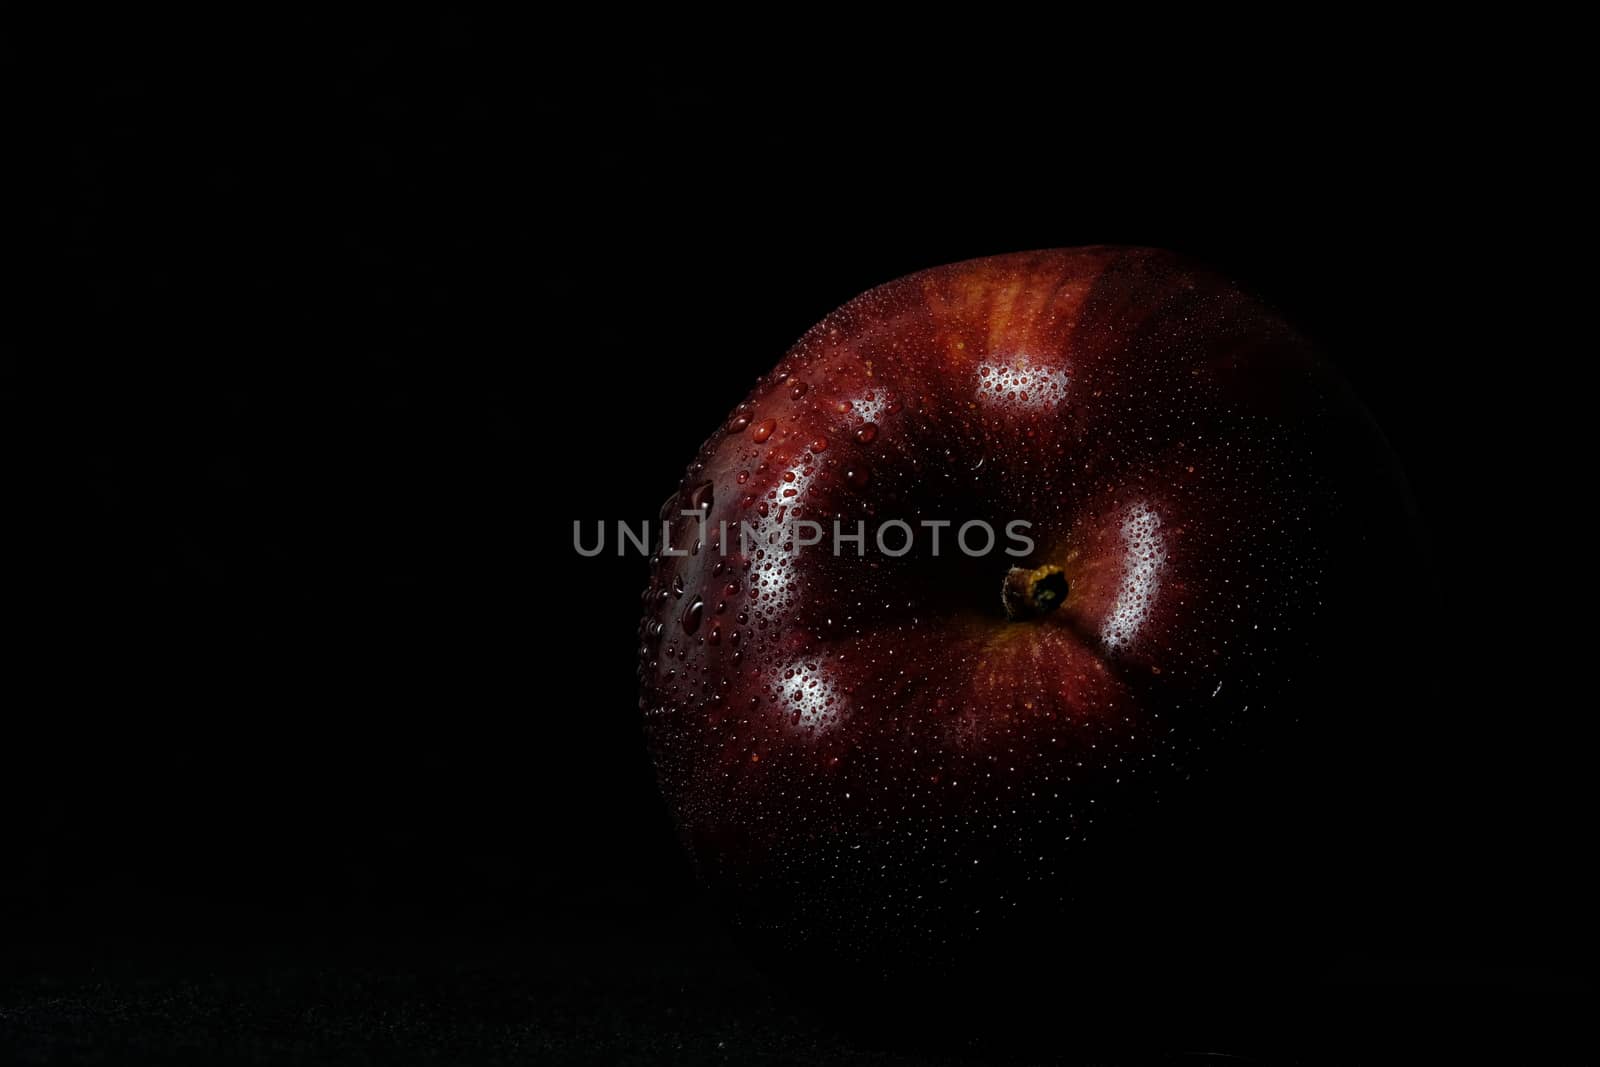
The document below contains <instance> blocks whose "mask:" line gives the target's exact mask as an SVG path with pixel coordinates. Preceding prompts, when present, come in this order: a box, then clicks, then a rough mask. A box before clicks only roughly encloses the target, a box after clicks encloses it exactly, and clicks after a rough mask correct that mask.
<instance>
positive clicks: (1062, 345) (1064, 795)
mask: <svg viewBox="0 0 1600 1067" xmlns="http://www.w3.org/2000/svg"><path fill="white" fill-rule="evenodd" d="M1395 486H1396V483H1395V479H1394V471H1393V468H1392V462H1391V461H1390V460H1389V459H1388V457H1387V453H1386V451H1385V450H1384V448H1383V446H1382V443H1381V441H1379V440H1378V439H1377V438H1376V436H1375V434H1374V432H1373V431H1372V430H1371V427H1370V425H1369V423H1368V421H1367V420H1366V418H1365V416H1364V413H1363V412H1362V410H1361V409H1360V407H1359V405H1357V404H1356V403H1355V402H1354V401H1353V400H1352V399H1351V398H1350V397H1349V395H1348V393H1347V392H1346V390H1345V389H1344V387H1343V386H1342V385H1341V384H1340V383H1339V381H1338V380H1337V379H1336V378H1335V377H1334V376H1333V375H1332V374H1331V373H1329V372H1328V370H1327V368H1326V367H1325V366H1324V365H1323V364H1322V363H1320V362H1319V361H1318V359H1317V358H1316V357H1315V356H1314V355H1313V354H1312V352H1311V350H1310V348H1309V346H1308V345H1307V343H1306V342H1305V341H1304V339H1302V338H1301V337H1300V336H1298V335H1297V334H1296V333H1295V332H1294V331H1293V330H1291V329H1290V328H1289V327H1288V326H1286V325H1285V324H1284V322H1282V321H1281V320H1280V319H1279V317H1278V316H1276V315H1275V314H1274V313H1273V312H1272V311H1270V310H1269V309H1267V308H1266V307H1264V306H1263V305H1262V304H1261V303H1259V302H1258V301H1257V300H1255V299H1253V298H1252V297H1251V296H1249V295H1248V294H1246V293H1245V292H1243V291H1242V290H1241V289H1240V288H1238V287H1237V286H1236V285H1234V284H1233V283H1231V282H1229V281H1228V280H1226V279H1224V278H1221V277H1219V276H1217V275H1216V274H1214V273H1212V272H1210V271H1208V270H1205V269H1202V268H1198V267H1196V266H1194V265H1191V264H1189V263H1187V262H1186V261H1184V260H1183V259H1181V258H1180V257H1178V256H1175V255H1173V254H1171V253H1167V252H1162V251H1157V250H1151V249H1139V248H1110V247H1094V248H1081V249H1057V250H1050V251H1040V252H1028V253H1021V254H1016V255H1005V256H996V257H993V258H988V259H979V260H972V261H968V262H962V263H956V264H951V265H948V266H942V267H937V268H934V269H931V270H926V271H922V272H920V273H917V274H913V275H910V276H908V277H904V278H901V279H898V280H896V281H893V282H890V283H888V284H886V285H882V286H879V287H878V288H875V289H873V290H871V291H869V292H867V293H864V294H862V295H861V296H859V297H857V298H856V299H854V300H852V301H850V302H849V303H848V304H846V305H844V306H843V307H841V308H839V309H838V310H837V311H835V312H833V313H832V314H830V315H829V316H828V317H827V318H825V319H824V320H823V321H821V322H819V323H818V324H817V325H816V326H815V327H813V328H812V329H811V330H810V331H808V332H807V333H806V334H805V336H804V337H802V338H801V339H800V341H799V342H798V343H797V344H796V345H795V346H794V347H793V348H792V349H791V350H790V351H789V352H788V353H787V354H786V355H785V356H784V357H783V358H782V359H781V360H780V361H779V362H778V365H777V367H776V368H775V369H774V370H773V371H772V372H771V373H770V374H769V375H767V376H766V377H765V378H763V379H762V380H761V381H760V382H759V383H758V384H757V385H756V387H755V388H754V389H753V390H752V391H751V393H750V394H749V396H748V397H747V398H746V399H745V400H744V401H743V402H742V403H741V404H739V406H738V407H737V408H736V409H735V410H734V411H733V412H732V413H731V414H730V416H729V418H728V420H727V422H726V424H725V425H724V426H722V427H719V428H718V429H717V430H716V432H714V433H713V434H712V435H711V436H710V437H709V438H708V439H707V440H706V442H705V444H704V446H703V447H702V448H701V450H700V452H699V454H698V455H697V456H696V457H695V459H694V461H693V463H692V464H691V465H690V467H689V469H688V471H687V473H686V475H685V477H684V479H683V482H682V483H681V485H680V487H679V492H678V493H677V494H675V495H674V496H673V497H672V498H671V499H669V501H668V503H667V505H666V506H665V507H664V508H663V509H662V510H663V514H667V515H671V514H675V513H677V512H679V511H680V510H683V509H686V508H688V509H699V510H700V512H701V513H702V514H704V516H705V518H706V522H705V524H704V526H703V527H701V526H698V525H697V524H696V523H695V522H694V520H693V519H692V518H681V519H680V520H679V522H678V524H677V526H676V528H675V531H674V543H675V546H676V547H678V548H680V549H683V550H686V551H688V550H690V549H692V551H691V552H690V554H687V555H684V556H666V557H658V558H656V559H654V560H652V574H651V580H650V585H649V588H648V589H647V590H646V592H645V613H644V620H643V623H642V625H641V630H640V637H641V643H640V649H639V661H640V678H641V681H642V697H641V702H640V704H641V708H642V711H643V715H644V725H645V732H646V736H647V739H648V744H649V748H650V751H651V753H652V756H653V759H654V762H655V766H656V768H657V771H658V774H659V780H660V783H661V788H662V791H663V794H664V796H665V798H666V800H667V802H668V805H669V806H670V808H671V810H672V812H673V813H674V815H675V817H676V819H677V822H678V825H679V827H680V829H681V832H682V835H683V838H684V840H685V842H686V844H687V847H688V848H689V851H690V853H691V855H692V857H693V859H694V861H695V864H696V867H697V869H698V870H699V871H700V873H701V874H702V876H703V877H704V878H705V880H706V881H707V882H708V884H709V885H710V886H711V888H712V889H713V891H714V892H715V894H716V895H717V898H718V899H719V900H720V901H722V902H723V905H724V906H725V908H726V911H727V914H728V915H729V917H730V918H731V920H732V921H733V923H734V924H735V926H736V927H737V928H738V929H739V930H740V931H741V934H742V936H743V937H745V939H746V942H747V944H750V945H752V946H753V951H754V952H755V953H756V954H757V956H758V958H769V959H773V960H789V959H793V960H801V961H804V966H805V967H809V968H811V969H813V970H819V969H820V970H826V969H828V968H837V969H838V970H839V971H840V972H848V973H852V974H856V975H867V974H873V975H880V976H884V977H886V978H892V977H893V976H895V975H897V974H898V975H902V976H904V975H911V974H915V975H919V976H926V975H934V974H940V975H945V976H947V977H948V976H950V975H966V976H968V977H969V978H970V977H971V968H970V966H968V963H967V962H963V961H970V960H971V959H972V958H973V954H974V953H975V952H976V953H978V954H980V955H982V956H984V958H987V959H1003V958H1007V956H1008V955H1009V956H1015V955H1016V954H1018V953H1023V954H1027V953H1032V952H1036V951H1046V950H1045V949H1044V948H1042V947H1041V946H1049V947H1048V950H1047V951H1048V952H1049V953H1051V954H1053V955H1054V956H1055V957H1056V958H1058V959H1059V960H1061V961H1064V962H1066V963H1068V964H1069V965H1070V964H1071V963H1072V962H1073V961H1075V960H1083V961H1088V960H1100V961H1103V960H1104V959H1105V958H1106V957H1107V956H1108V954H1109V955H1110V956H1115V957H1117V958H1118V959H1120V960H1121V961H1123V962H1124V963H1128V966H1129V967H1130V968H1132V969H1134V970H1140V969H1145V968H1155V969H1161V968H1164V967H1166V966H1167V964H1168V963H1171V962H1172V960H1171V950H1173V946H1177V945H1185V946H1189V948H1188V949H1185V950H1184V951H1190V952H1193V953H1200V954H1202V955H1203V954H1205V952H1206V951H1207V950H1206V949H1205V948H1203V947H1202V948H1195V947H1194V945H1196V944H1203V943H1205V938H1206V931H1205V929H1204V928H1205V927H1208V926H1213V927H1214V926H1215V925H1216V924H1218V923H1222V924H1226V923H1236V922H1240V921H1246V922H1248V921H1250V919H1249V916H1251V915H1254V916H1257V917H1259V916H1262V915H1264V914H1269V913H1270V914H1272V915H1275V916H1276V915H1280V914H1281V913H1283V912H1286V911H1288V912H1294V913H1296V914H1300V913H1303V908H1305V907H1310V906H1311V905H1310V904H1309V903H1308V901H1309V899H1310V898H1309V897H1308V896H1307V895H1306V894H1307V886H1306V879H1313V880H1314V879H1315V878H1316V877H1317V876H1316V874H1315V873H1314V870H1315V865H1316V862H1317V860H1318V859H1319V857H1318V855H1317V854H1318V853H1319V852H1323V851H1325V847H1326V848H1331V847H1332V845H1331V844H1330V843H1329V842H1328V839H1327V838H1326V835H1327V834H1329V832H1330V831H1329V829H1328V827H1329V825H1330V820H1329V818H1328V816H1329V813H1330V811H1332V810H1334V809H1337V807H1338V805H1337V803H1336V802H1335V801H1334V800H1332V799H1331V798H1330V797H1329V796H1328V795H1327V792H1326V788H1325V784H1324V785H1318V786H1317V788H1315V789H1313V788H1311V785H1310V783H1312V782H1317V783H1326V782H1327V781H1329V780H1330V776H1329V773H1328V768H1327V767H1326V766H1325V765H1324V763H1325V761H1326V760H1327V759H1332V758H1336V755H1337V754H1339V753H1343V752H1344V751H1345V749H1344V748H1341V747H1340V744H1342V742H1338V741H1330V738H1338V737H1339V736H1340V732H1339V731H1340V730H1341V728H1342V724H1343V723H1345V722H1348V721H1349V719H1350V718H1351V717H1352V716H1357V715H1360V714H1361V713H1362V709H1361V708H1360V707H1358V706H1357V705H1356V703H1355V702H1357V701H1359V700H1360V699H1361V696H1360V689H1359V686H1355V685H1352V684H1350V683H1351V680H1352V679H1351V675H1352V672H1359V671H1361V670H1363V669H1368V670H1370V669H1376V666H1377V665H1378V664H1379V663H1380V662H1387V660H1385V659H1384V657H1386V656H1388V655H1390V653H1389V651H1388V650H1387V646H1385V648H1383V649H1377V648H1375V647H1374V636H1373V631H1374V629H1375V628H1377V629H1382V627H1383V624H1382V623H1381V622H1380V620H1379V619H1378V618H1376V617H1374V616H1373V614H1372V606H1373V605H1374V604H1375V603H1376V602H1378V601H1380V600H1382V599H1383V598H1384V597H1385V596H1386V595H1387V594H1386V593H1385V592H1384V591H1383V590H1384V587H1383V585H1382V583H1383V582H1385V581H1392V580H1394V579H1393V578H1392V577H1389V576H1391V575H1394V574H1398V573H1400V571H1401V570H1402V569H1403V567H1404V566H1405V565H1406V564H1405V563H1403V562H1402V559H1401V557H1402V556H1403V555H1404V553H1405V548H1404V545H1402V543H1401V542H1402V541H1404V537H1403V536H1400V535H1397V536H1395V537H1389V536H1388V534H1387V533H1384V534H1383V536H1379V532H1384V531H1401V533H1402V534H1403V530H1404V525H1405V523H1404V519H1403V516H1402V515H1401V512H1402V511H1403V501H1401V499H1400V497H1399V495H1398V494H1397V492H1396V488H1395ZM799 519H811V520H814V521H817V522H820V523H822V524H823V526H824V527H825V528H826V529H827V530H828V531H829V539H828V541H825V543H824V544H822V545H818V546H813V547H806V548H803V549H800V550H799V551H798V553H796V552H795V551H793V550H792V549H791V550H787V551H786V546H787V545H790V544H791V543H792V541H793V539H794V532H795V529H796V527H795V525H794V524H795V522H796V520H799ZM835 519H838V520H840V521H841V523H842V524H843V529H844V530H845V532H852V531H854V530H855V523H856V522H857V521H864V522H865V523H866V528H867V530H868V538H867V545H866V551H865V554H864V555H858V554H857V550H856V548H855V547H854V545H853V544H846V545H845V551H844V552H843V554H839V555H835V554H834V553H833V551H832V549H831V546H830V543H829V542H831V530H832V526H833V523H834V520H835ZM889 519H902V520H905V521H907V522H909V523H911V524H912V526H913V527H916V528H917V530H916V533H917V540H916V547H915V548H914V550H913V551H912V552H910V553H908V554H907V555H905V556H903V557H891V556H887V555H885V554H883V553H881V552H879V551H877V549H876V547H875V546H874V545H873V543H872V542H873V537H872V531H873V530H875V529H876V527H877V526H878V524H879V523H881V522H884V521H885V520H889ZM1017 519H1022V520H1026V521H1028V522H1029V523H1031V528H1030V529H1029V530H1028V531H1027V534H1028V536H1029V537H1030V538H1031V539H1032V542H1033V551H1031V552H1029V553H1028V554H1027V555H1026V556H1024V557H1021V558H1014V557H1012V556H1008V555H1006V554H1005V553H1004V549H1006V548H1008V547H1014V543H1013V542H1010V541H1008V540H1007V539H1006V538H1005V534H1004V531H1005V527H1006V524H1007V523H1008V522H1010V521H1012V520H1017ZM741 520H742V521H744V522H747V523H750V524H751V525H752V526H753V527H754V528H755V529H756V531H757V534H758V536H757V537H756V538H755V539H754V540H753V542H752V544H751V546H750V551H749V552H747V553H746V552H741V551H739V548H738V545H737V543H736V541H737V537H736V533H735V531H736V530H737V529H738V523H739V522H740V521H741ZM922 520H948V521H950V522H951V523H952V525H951V526H949V527H946V528H943V529H942V530H941V531H940V536H941V542H942V543H941V549H942V552H941V554H940V555H938V556H937V557H935V556H934V555H932V553H931V552H930V551H929V547H930V541H929V531H928V530H927V529H926V528H921V527H920V526H919V524H920V523H921V521H922ZM970 520H984V521H986V522H988V523H990V524H992V525H993V527H994V528H995V529H996V530H997V531H998V532H999V533H1000V540H999V542H998V544H997V546H996V548H995V549H994V551H993V552H992V553H991V554H989V555H987V556H984V557H982V558H968V557H967V556H965V555H963V554H962V553H961V552H960V551H959V550H956V551H952V546H953V542H954V540H955V535H956V532H957V528H958V527H959V526H960V525H961V524H963V523H965V522H968V521H970ZM724 522H725V523H727V528H728V530H729V538H728V544H726V545H724V544H723V541H722V537H721V534H720V528H721V524H722V523H724ZM702 532H703V537H700V536H697V535H699V534H700V533H702ZM979 532H980V531H977V530H974V531H973V532H972V533H973V536H972V542H973V543H975V544H981V543H982V541H983V538H982V537H980V536H978V533H979ZM1385 538H1387V540H1385ZM891 542H892V543H893V545H894V546H895V547H897V546H898V543H899V537H898V536H893V537H891ZM1396 546H1399V547H1396ZM1397 553H1398V555H1397ZM1045 564H1053V565H1058V566H1060V567H1061V568H1063V569H1064V572H1065V574H1066V577H1067V580H1068V583H1069V592H1068V594H1067V597H1066V599H1065V601H1064V603H1063V604H1062V606H1061V607H1060V609H1059V610H1057V611H1055V612H1053V613H1050V614H1048V615H1045V616H1042V617H1040V618H1035V619H1028V620H1022V621H1008V620H1007V619H1006V617H1005V615H1004V613H1003V612H1002V610H1001V599H1000V588H1001V583H1002V580H1003V579H1004V577H1005V574H1006V572H1007V570H1008V569H1009V568H1010V567H1011V566H1013V565H1020V566H1024V567H1029V568H1031V567H1038V566H1041V565H1045ZM1363 608H1365V609H1366V610H1367V614H1366V615H1365V616H1363V614H1362V611H1363ZM1363 619H1364V620H1365V621H1361V620H1363ZM1379 637H1380V638H1381V640H1380V641H1378V642H1377V643H1380V644H1381V643H1384V642H1387V641H1389V636H1388V635H1387V634H1386V633H1385V634H1380V635H1379ZM1351 657H1355V658H1353V659H1352V658H1351ZM1335 777H1336V776H1335ZM1336 823H1337V816H1335V817H1334V818H1333V819H1332V824H1336ZM1307 857H1310V859H1311V861H1312V865H1311V868H1308V867H1307V865H1306V863H1305V862H1304V861H1305V860H1306V859H1307ZM1320 858H1322V859H1326V856H1325V855H1324V856H1322V857H1320ZM1312 888H1313V889H1314V888H1315V887H1312ZM1297 894H1298V895H1297ZM1241 915H1244V916H1245V918H1244V919H1243V920H1241V918H1240V916H1241ZM1212 932H1215V931H1214V930H1213V931H1212ZM1257 933H1260V932H1259V931H1257ZM1273 936H1274V935H1272V934H1271V933H1267V934H1265V935H1264V937H1263V938H1262V939H1264V940H1269V941H1270V940H1272V939H1273ZM1277 936H1285V935H1284V934H1283V932H1282V931H1280V932H1279V935H1277ZM1195 939H1198V940H1195ZM1128 961H1134V962H1132V963H1129V962H1128ZM1191 962H1192V960H1191ZM983 980H984V981H988V980H989V979H983Z"/></svg>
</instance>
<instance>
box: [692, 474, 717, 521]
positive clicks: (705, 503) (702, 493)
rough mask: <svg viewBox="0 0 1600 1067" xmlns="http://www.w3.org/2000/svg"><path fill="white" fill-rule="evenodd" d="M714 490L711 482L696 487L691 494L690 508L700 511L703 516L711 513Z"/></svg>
mask: <svg viewBox="0 0 1600 1067" xmlns="http://www.w3.org/2000/svg"><path fill="white" fill-rule="evenodd" d="M712 488H713V486H712V483H711V482H701V483H700V484H699V485H697V486H695V487H694V489H693V490H691V491H690V493H689V507H690V508H691V509H693V510H695V511H699V512H700V513H701V514H705V513H706V512H709V511H710V510H711V501H712Z"/></svg>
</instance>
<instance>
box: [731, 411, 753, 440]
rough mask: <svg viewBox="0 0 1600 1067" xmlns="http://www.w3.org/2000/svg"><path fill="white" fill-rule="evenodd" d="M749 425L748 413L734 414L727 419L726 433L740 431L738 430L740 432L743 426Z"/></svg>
mask: <svg viewBox="0 0 1600 1067" xmlns="http://www.w3.org/2000/svg"><path fill="white" fill-rule="evenodd" d="M749 425H750V416H749V415H735V416H734V417H733V418H731V419H729V420H728V433H729V434H730V435H732V434H736V433H740V432H742V431H743V430H744V428H745V427H746V426H749Z"/></svg>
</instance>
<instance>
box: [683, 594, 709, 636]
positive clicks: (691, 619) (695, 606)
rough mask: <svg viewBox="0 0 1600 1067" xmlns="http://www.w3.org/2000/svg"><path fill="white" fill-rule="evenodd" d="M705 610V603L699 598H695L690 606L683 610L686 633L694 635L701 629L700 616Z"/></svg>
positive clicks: (684, 630)
mask: <svg viewBox="0 0 1600 1067" xmlns="http://www.w3.org/2000/svg"><path fill="white" fill-rule="evenodd" d="M704 609H705V601H703V600H701V599H700V598H699V597H695V598H694V599H693V600H691V601H690V602H689V606H688V607H686V608H684V609H683V620H682V621H683V632H684V633H686V634H692V633H694V632H695V631H696V630H698V629H700V616H701V615H702V614H703V612H704Z"/></svg>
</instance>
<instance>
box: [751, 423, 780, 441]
mask: <svg viewBox="0 0 1600 1067" xmlns="http://www.w3.org/2000/svg"><path fill="white" fill-rule="evenodd" d="M777 428H778V420H777V419H766V420H764V421H762V422H759V423H757V424H756V427H755V429H753V430H751V431H750V440H752V441H754V442H755V443H756V444H758V445H759V444H761V443H762V442H763V441H765V440H766V439H767V438H769V437H771V436H772V431H773V430H776V429H777Z"/></svg>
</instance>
